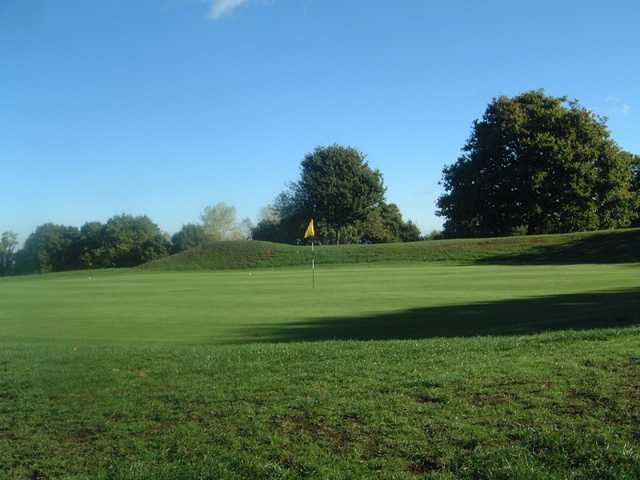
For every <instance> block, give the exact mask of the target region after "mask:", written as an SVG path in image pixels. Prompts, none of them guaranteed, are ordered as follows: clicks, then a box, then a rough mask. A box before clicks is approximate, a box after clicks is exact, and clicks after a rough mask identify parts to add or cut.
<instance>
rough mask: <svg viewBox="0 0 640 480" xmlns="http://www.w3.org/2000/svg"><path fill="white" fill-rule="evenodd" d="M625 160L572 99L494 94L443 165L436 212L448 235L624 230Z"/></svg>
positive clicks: (628, 196) (601, 124)
mask: <svg viewBox="0 0 640 480" xmlns="http://www.w3.org/2000/svg"><path fill="white" fill-rule="evenodd" d="M632 160H633V156H632V155H631V154H629V153H627V152H624V151H623V150H622V149H620V147H618V145H617V144H616V143H615V142H614V141H613V140H612V139H611V138H610V134H609V131H608V129H607V126H606V123H605V119H604V118H601V117H598V116H596V115H595V114H594V113H592V112H591V111H590V110H588V109H586V108H583V107H582V106H581V105H580V104H579V103H578V102H577V101H569V100H568V99H567V98H565V97H552V96H547V95H545V94H544V92H542V91H531V92H526V93H523V94H522V95H519V96H517V97H514V98H509V97H499V98H496V99H494V100H493V101H492V102H491V103H490V104H489V106H488V107H487V109H486V111H485V113H484V116H483V117H482V119H480V120H477V121H475V122H474V124H473V128H472V133H471V136H470V138H469V140H468V141H467V144H466V145H465V146H464V148H463V153H462V155H461V157H460V158H459V159H458V161H457V162H456V163H454V164H453V165H449V166H447V167H445V169H444V172H443V180H442V184H443V186H444V189H445V193H444V195H442V196H441V197H440V198H439V200H438V212H437V213H438V215H441V216H443V217H445V219H446V220H445V225H444V227H445V233H446V234H447V235H448V236H482V235H504V234H512V233H515V232H522V233H528V234H534V233H557V232H572V231H580V230H594V229H600V228H604V229H606V228H616V227H622V226H627V225H629V223H630V222H631V221H632V219H633V218H634V217H635V216H636V215H637V209H636V208H634V206H635V205H636V201H637V194H636V193H635V192H634V191H633V189H632V177H633V174H632Z"/></svg>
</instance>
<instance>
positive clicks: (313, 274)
mask: <svg viewBox="0 0 640 480" xmlns="http://www.w3.org/2000/svg"><path fill="white" fill-rule="evenodd" d="M311 278H312V280H311V282H312V285H313V288H316V254H315V251H314V249H313V238H312V239H311Z"/></svg>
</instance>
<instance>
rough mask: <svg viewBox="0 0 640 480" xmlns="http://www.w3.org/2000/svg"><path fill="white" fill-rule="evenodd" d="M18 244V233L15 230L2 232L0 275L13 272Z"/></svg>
mask: <svg viewBox="0 0 640 480" xmlns="http://www.w3.org/2000/svg"><path fill="white" fill-rule="evenodd" d="M17 246H18V234H16V233H14V232H3V233H2V236H1V237H0V276H5V275H10V274H11V273H13V270H14V266H15V261H16V247H17Z"/></svg>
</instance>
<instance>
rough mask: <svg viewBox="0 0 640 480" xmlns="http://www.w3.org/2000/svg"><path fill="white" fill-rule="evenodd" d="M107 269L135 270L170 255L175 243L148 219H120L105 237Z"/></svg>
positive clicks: (116, 218)
mask: <svg viewBox="0 0 640 480" xmlns="http://www.w3.org/2000/svg"><path fill="white" fill-rule="evenodd" d="M102 235H103V237H102V246H101V248H102V249H104V253H103V254H102V258H103V262H104V266H109V267H134V266H136V265H140V264H142V263H145V262H148V261H150V260H153V259H156V258H160V257H163V256H165V255H168V253H169V251H170V249H171V242H170V241H169V240H168V239H167V238H166V237H165V236H164V235H163V233H162V231H161V230H160V228H159V227H158V225H156V224H155V223H153V222H152V221H151V219H150V218H149V217H147V216H146V215H142V216H132V215H124V214H123V215H116V216H114V217H111V218H110V219H109V220H108V221H107V223H106V224H105V225H104V228H103V233H102Z"/></svg>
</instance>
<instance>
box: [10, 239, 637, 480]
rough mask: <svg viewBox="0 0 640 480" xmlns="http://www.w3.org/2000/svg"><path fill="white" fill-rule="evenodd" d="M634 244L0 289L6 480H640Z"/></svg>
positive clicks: (201, 269)
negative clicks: (351, 479)
mask: <svg viewBox="0 0 640 480" xmlns="http://www.w3.org/2000/svg"><path fill="white" fill-rule="evenodd" d="M639 232H640V231H638V230H633V229H631V230H620V231H615V232H604V233H592V234H578V235H546V236H537V237H536V236H530V237H526V238H525V237H522V238H518V237H512V238H503V239H483V240H440V241H423V242H415V243H407V244H393V245H392V244H389V245H376V246H368V245H349V246H330V247H329V246H327V247H319V248H317V249H316V250H317V252H316V254H317V257H318V260H319V261H318V265H317V267H318V268H317V270H316V286H315V288H312V281H311V280H312V279H311V269H310V268H309V264H308V263H307V259H308V258H310V257H308V255H309V250H310V248H309V247H295V246H286V245H278V244H267V243H263V242H219V243H213V244H210V245H208V246H204V247H201V248H200V249H199V250H190V251H187V252H183V253H179V254H177V255H173V256H170V257H166V258H164V259H161V260H158V261H154V262H151V263H149V264H146V265H143V266H142V267H139V268H135V269H104V270H82V271H71V272H61V273H51V274H42V275H27V276H17V277H7V278H0V342H1V343H0V345H1V347H2V348H0V372H1V374H0V477H2V478H7V479H23V478H31V479H48V478H56V479H58V478H60V479H65V480H71V479H73V480H80V479H87V480H88V479H114V480H116V479H118V480H125V479H126V480H134V479H142V478H157V479H178V478H179V479H185V480H186V479H222V478H224V479H236V478H237V479H240V478H273V479H295V478H318V479H320V478H344V479H346V478H398V479H403V478H407V479H412V478H434V479H459V478H463V479H464V478H468V479H477V478H486V479H499V478H527V479H543V478H544V479H547V478H558V479H560V478H563V479H564V478H572V479H574V478H575V479H578V478H580V479H593V478H601V479H605V478H611V479H613V478H615V479H620V478H623V479H635V478H638V477H639V476H640V426H639V425H640V390H639V385H640V242H639V241H638V239H639V234H640V233H639ZM596 258H597V259H599V261H596ZM221 259H224V262H222V260H221ZM295 259H298V260H295ZM221 262H222V263H221ZM296 262H297V263H298V264H297V265H296Z"/></svg>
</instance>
